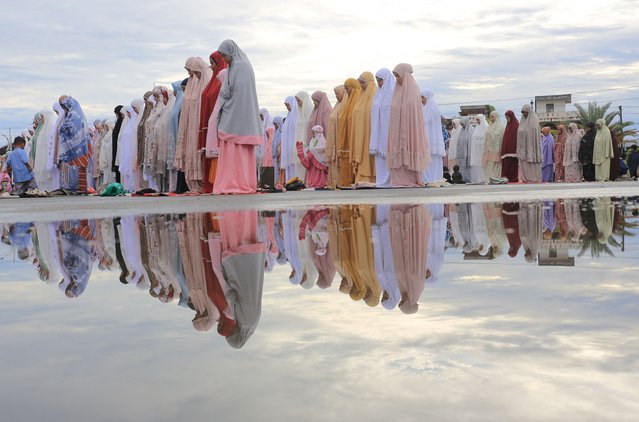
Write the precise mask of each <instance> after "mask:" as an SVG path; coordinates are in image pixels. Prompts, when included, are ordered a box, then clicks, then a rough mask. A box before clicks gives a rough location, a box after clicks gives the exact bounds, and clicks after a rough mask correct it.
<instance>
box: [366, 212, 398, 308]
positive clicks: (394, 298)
mask: <svg viewBox="0 0 639 422" xmlns="http://www.w3.org/2000/svg"><path fill="white" fill-rule="evenodd" d="M389 211H390V205H383V204H380V205H378V206H377V213H376V214H377V224H375V225H374V226H373V229H372V237H373V249H374V251H375V272H376V273H377V279H378V280H379V283H380V287H381V288H382V299H381V302H382V306H383V307H384V308H386V309H388V310H389V311H390V310H391V309H394V308H395V307H396V306H397V304H398V303H399V301H400V300H401V293H400V291H399V287H398V285H397V276H396V275H395V264H394V263H393V249H392V248H391V238H390V227H389V224H388V214H389Z"/></svg>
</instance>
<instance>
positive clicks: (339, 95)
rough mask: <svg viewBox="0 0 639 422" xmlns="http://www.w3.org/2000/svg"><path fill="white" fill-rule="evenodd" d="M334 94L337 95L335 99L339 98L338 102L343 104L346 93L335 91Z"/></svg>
mask: <svg viewBox="0 0 639 422" xmlns="http://www.w3.org/2000/svg"><path fill="white" fill-rule="evenodd" d="M333 92H334V93H335V98H337V101H340V102H341V101H342V100H343V99H344V93H343V92H342V91H338V90H336V89H334V90H333Z"/></svg>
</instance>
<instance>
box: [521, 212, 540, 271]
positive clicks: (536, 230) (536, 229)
mask: <svg viewBox="0 0 639 422" xmlns="http://www.w3.org/2000/svg"><path fill="white" fill-rule="evenodd" d="M518 219H519V234H520V235H521V243H522V245H523V246H524V258H525V259H526V262H529V263H532V262H535V260H536V259H537V255H538V254H539V248H540V247H541V232H542V216H541V204H540V203H539V202H531V203H525V202H524V203H522V204H521V205H520V206H519V216H518Z"/></svg>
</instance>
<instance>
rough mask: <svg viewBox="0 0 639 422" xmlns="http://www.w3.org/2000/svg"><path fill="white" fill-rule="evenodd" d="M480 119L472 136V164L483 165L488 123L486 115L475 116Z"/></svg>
mask: <svg viewBox="0 0 639 422" xmlns="http://www.w3.org/2000/svg"><path fill="white" fill-rule="evenodd" d="M475 118H476V119H478V120H479V123H478V124H477V126H475V130H474V131H473V135H472V137H471V140H470V142H471V145H470V150H471V153H470V165H471V166H483V162H482V161H483V157H484V145H485V144H486V132H488V124H487V123H486V116H484V115H483V114H478V115H476V116H475Z"/></svg>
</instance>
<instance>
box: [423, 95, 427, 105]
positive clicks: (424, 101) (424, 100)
mask: <svg viewBox="0 0 639 422" xmlns="http://www.w3.org/2000/svg"><path fill="white" fill-rule="evenodd" d="M427 102H428V98H426V97H424V96H423V95H422V105H426V103H427Z"/></svg>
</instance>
